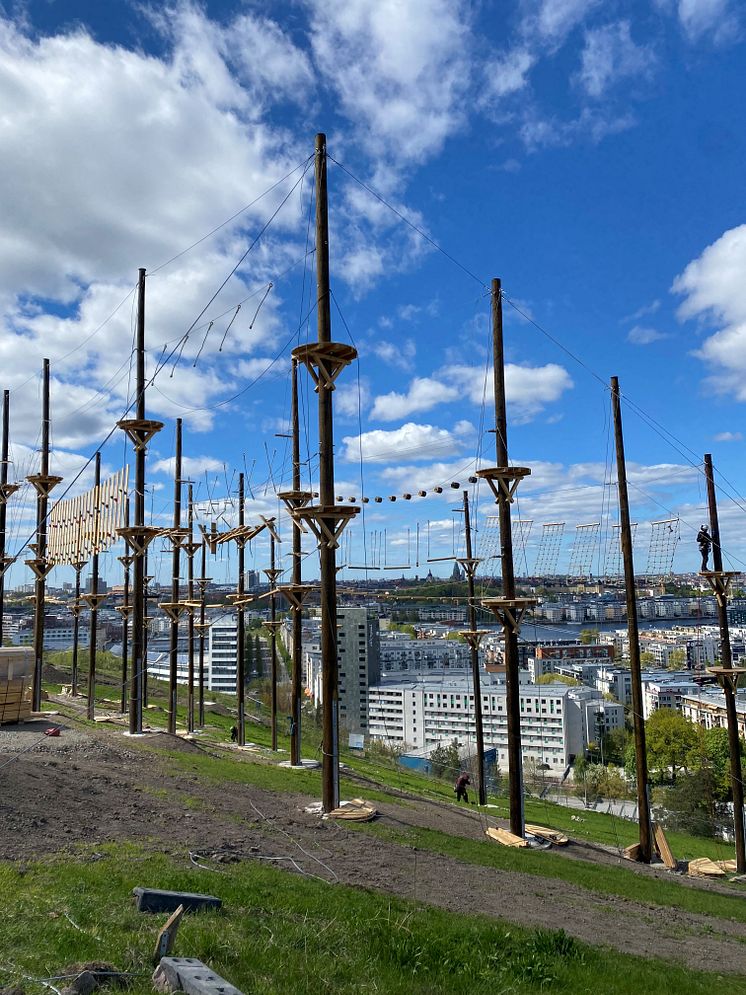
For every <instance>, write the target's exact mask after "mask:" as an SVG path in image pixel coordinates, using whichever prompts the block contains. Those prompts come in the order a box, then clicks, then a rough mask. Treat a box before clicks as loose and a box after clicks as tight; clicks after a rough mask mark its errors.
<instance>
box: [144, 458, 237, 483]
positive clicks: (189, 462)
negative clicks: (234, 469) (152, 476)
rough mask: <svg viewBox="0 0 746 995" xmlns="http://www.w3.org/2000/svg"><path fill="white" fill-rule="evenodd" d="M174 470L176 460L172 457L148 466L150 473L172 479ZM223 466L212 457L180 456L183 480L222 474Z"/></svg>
mask: <svg viewBox="0 0 746 995" xmlns="http://www.w3.org/2000/svg"><path fill="white" fill-rule="evenodd" d="M175 468H176V460H175V458H174V457H173V456H169V457H168V459H161V460H157V461H156V462H155V463H152V464H151V465H150V466H149V470H150V472H151V473H163V474H165V475H166V476H167V477H173V475H174V470H175ZM223 468H224V464H223V463H222V462H221V461H220V460H218V459H215V458H214V457H213V456H182V458H181V475H182V477H183V479H184V480H186V479H187V478H189V477H191V478H194V479H196V478H197V477H200V476H202V474H204V473H218V472H222V470H223Z"/></svg>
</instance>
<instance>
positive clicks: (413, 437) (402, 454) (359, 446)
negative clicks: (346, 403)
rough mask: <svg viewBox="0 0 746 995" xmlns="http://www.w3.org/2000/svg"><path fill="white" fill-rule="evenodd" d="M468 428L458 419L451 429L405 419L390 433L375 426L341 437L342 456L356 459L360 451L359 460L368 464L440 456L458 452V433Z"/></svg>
mask: <svg viewBox="0 0 746 995" xmlns="http://www.w3.org/2000/svg"><path fill="white" fill-rule="evenodd" d="M469 430H472V431H473V426H472V425H471V424H470V423H469V422H459V423H458V425H457V426H456V428H455V429H454V431H453V432H450V431H448V430H447V429H445V428H436V427H435V426H434V425H418V424H417V423H415V422H407V423H406V424H404V425H402V426H401V428H397V429H394V430H393V431H390V432H387V431H384V430H382V429H375V430H374V431H372V432H364V433H363V434H362V435H353V436H346V437H345V438H344V439H343V440H342V442H343V443H344V447H345V448H344V450H343V452H342V458H343V459H345V460H347V461H348V462H351V463H354V462H358V461H359V460H360V458H361V450H362V459H363V460H364V461H365V462H369V463H384V462H386V463H395V462H400V461H401V459H407V460H413V459H435V458H438V457H440V458H444V457H448V456H453V455H455V454H456V453H458V452H460V451H461V449H462V448H463V440H462V438H461V436H463V435H464V434H466V433H467V432H468V431H469Z"/></svg>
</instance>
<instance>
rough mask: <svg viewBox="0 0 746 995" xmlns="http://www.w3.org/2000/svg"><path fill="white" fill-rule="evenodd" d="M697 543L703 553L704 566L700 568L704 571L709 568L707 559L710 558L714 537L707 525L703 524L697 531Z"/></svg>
mask: <svg viewBox="0 0 746 995" xmlns="http://www.w3.org/2000/svg"><path fill="white" fill-rule="evenodd" d="M697 545H698V546H699V551H700V553H701V554H702V566H701V568H700V569H701V570H702V572H703V573H704V571H705V570H707V561H708V560H709V558H710V549H711V548H712V537H711V536H710V533H709V532H708V531H707V526H706V525H703V526H702V528H701V529H700V530H699V532H698V533H697Z"/></svg>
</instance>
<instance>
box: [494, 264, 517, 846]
mask: <svg viewBox="0 0 746 995" xmlns="http://www.w3.org/2000/svg"><path fill="white" fill-rule="evenodd" d="M492 351H493V370H494V385H495V447H496V455H497V466H498V467H499V468H500V469H506V468H507V467H508V465H509V464H508V419H507V414H506V408H505V354H504V347H503V305H502V289H501V284H500V281H499V280H497V279H495V280H493V281H492ZM497 509H498V521H499V525H500V563H501V568H502V588H503V597H504V598H505V599H508V600H509V599H513V598H515V573H514V568H513V533H512V526H511V521H510V500H509V498H508V495H507V494H506V492H505V490H504V488H502V487H501V488H499V489H498V498H497ZM503 636H504V640H505V685H506V687H505V691H506V701H505V707H506V709H507V713H508V715H507V719H508V773H509V792H510V831H511V832H512V833H515V835H516V836H523V835H524V831H525V819H524V815H523V756H522V752H521V699H520V676H519V660H518V633H517V631H516V628H515V626H512V625H510V624H508V622H506V623H505V624H504V625H503Z"/></svg>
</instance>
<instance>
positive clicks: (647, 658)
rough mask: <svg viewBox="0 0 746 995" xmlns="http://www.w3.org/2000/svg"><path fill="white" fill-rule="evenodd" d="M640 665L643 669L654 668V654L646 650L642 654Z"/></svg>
mask: <svg viewBox="0 0 746 995" xmlns="http://www.w3.org/2000/svg"><path fill="white" fill-rule="evenodd" d="M640 664H641V665H642V666H643V667H653V666H655V657H654V656H653V654H652V653H650V652H648V651H647V650H645V652H644V653H640Z"/></svg>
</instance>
